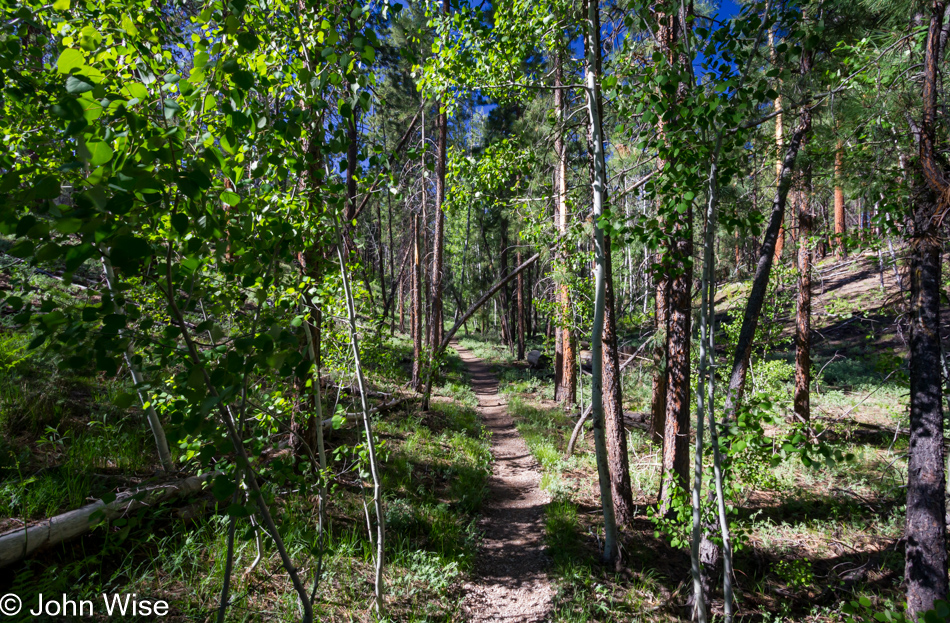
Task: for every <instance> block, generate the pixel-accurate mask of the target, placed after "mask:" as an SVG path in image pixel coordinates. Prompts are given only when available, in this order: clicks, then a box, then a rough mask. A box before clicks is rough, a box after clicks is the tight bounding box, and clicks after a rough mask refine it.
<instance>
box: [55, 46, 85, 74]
mask: <svg viewBox="0 0 950 623" xmlns="http://www.w3.org/2000/svg"><path fill="white" fill-rule="evenodd" d="M85 64H86V58H85V57H84V56H83V55H82V52H80V51H79V50H74V49H73V48H67V49H65V50H63V51H62V53H61V54H60V55H59V59H57V61H56V69H57V70H58V71H59V73H61V74H68V73H69V72H71V71H72V70H74V69H78V68H79V67H82V66H83V65H85Z"/></svg>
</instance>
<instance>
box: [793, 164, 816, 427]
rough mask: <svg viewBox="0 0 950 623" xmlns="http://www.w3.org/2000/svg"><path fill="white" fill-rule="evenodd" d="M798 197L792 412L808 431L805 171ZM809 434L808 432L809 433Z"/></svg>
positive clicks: (809, 214)
mask: <svg viewBox="0 0 950 623" xmlns="http://www.w3.org/2000/svg"><path fill="white" fill-rule="evenodd" d="M800 177H801V180H802V188H801V189H800V190H798V191H796V193H797V195H798V198H797V201H796V202H797V203H798V307H797V312H796V317H795V398H794V408H795V415H796V416H797V417H798V419H799V421H800V422H803V423H804V424H805V426H806V428H807V429H808V430H809V431H810V430H811V400H810V397H811V395H810V388H811V261H812V257H811V255H812V250H811V235H812V224H813V222H814V215H813V214H812V212H811V201H810V199H811V197H810V192H811V189H810V183H809V181H808V178H809V177H810V174H809V172H807V171H806V172H803V174H802V175H801V176H800ZM809 434H810V433H809Z"/></svg>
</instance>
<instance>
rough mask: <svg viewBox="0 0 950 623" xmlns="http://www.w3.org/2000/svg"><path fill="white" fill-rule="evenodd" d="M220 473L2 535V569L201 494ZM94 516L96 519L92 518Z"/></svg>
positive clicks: (99, 503)
mask: <svg viewBox="0 0 950 623" xmlns="http://www.w3.org/2000/svg"><path fill="white" fill-rule="evenodd" d="M217 473H218V472H212V473H208V474H204V475H202V476H192V477H191V478H185V479H184V480H180V481H178V482H172V483H168V484H164V485H156V486H154V487H147V488H145V489H140V490H138V491H130V492H128V493H123V494H121V495H119V496H118V497H117V498H116V499H115V500H114V501H113V502H110V503H109V504H106V503H105V502H103V501H102V500H98V501H96V502H93V503H92V504H88V505H86V506H83V507H82V508H79V509H76V510H73V511H69V512H66V513H63V514H61V515H56V516H55V517H50V518H49V519H46V520H44V521H42V522H40V523H38V524H35V525H32V526H27V527H26V528H21V529H19V530H16V531H14V532H8V533H6V534H2V535H0V567H5V566H7V565H10V564H13V563H15V562H19V561H21V560H23V559H24V558H26V557H27V556H29V555H30V554H32V553H33V552H35V551H37V550H38V549H40V548H43V547H49V546H51V545H58V544H60V543H64V542H66V541H68V540H70V539H74V538H76V537H77V536H80V535H82V534H84V533H86V532H88V531H89V530H92V529H93V528H94V527H96V526H97V525H99V524H100V523H102V522H103V521H107V520H110V519H116V518H118V517H121V516H123V515H125V514H126V513H129V512H131V511H135V510H138V509H140V508H143V507H145V506H153V505H155V504H159V503H161V502H165V501H167V500H171V499H173V498H177V497H182V496H187V495H192V494H194V493H198V492H199V491H201V487H202V486H203V485H204V483H205V481H206V480H209V479H210V478H212V477H213V476H215V475H216V474H217ZM136 498H138V499H136ZM97 513H99V514H98V515H97ZM93 515H96V516H95V517H93Z"/></svg>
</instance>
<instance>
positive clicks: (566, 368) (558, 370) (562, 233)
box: [554, 51, 577, 405]
mask: <svg viewBox="0 0 950 623" xmlns="http://www.w3.org/2000/svg"><path fill="white" fill-rule="evenodd" d="M563 63H564V55H563V52H561V51H559V52H558V54H557V57H556V59H555V67H554V86H555V87H561V86H563V84H564V65H563ZM554 107H555V109H556V111H557V119H558V129H557V132H556V134H555V135H554V136H555V138H554V152H555V155H556V157H557V164H556V166H555V169H554V196H555V210H554V213H555V219H556V225H557V229H558V234H559V236H558V237H559V251H558V261H559V263H560V264H561V268H562V270H565V271H566V270H567V258H568V253H567V249H566V248H564V245H565V244H566V243H567V224H568V206H567V148H566V147H565V144H564V123H565V119H566V114H567V94H566V92H565V91H564V89H561V88H556V89H555V91H554ZM556 287H557V290H556V294H555V296H556V297H557V302H558V308H559V316H560V322H559V323H558V326H557V327H556V328H555V331H556V334H557V338H556V345H555V347H556V349H555V354H554V375H555V376H554V399H555V400H557V401H558V402H562V403H565V404H567V405H573V404H575V403H576V402H577V355H576V351H575V349H574V334H573V332H572V331H571V293H570V286H569V285H568V283H567V280H566V276H563V277H562V279H561V280H560V282H559V283H558V284H557V286H556Z"/></svg>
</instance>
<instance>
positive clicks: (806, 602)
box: [460, 253, 950, 623]
mask: <svg viewBox="0 0 950 623" xmlns="http://www.w3.org/2000/svg"><path fill="white" fill-rule="evenodd" d="M885 259H886V257H885ZM881 268H882V266H881V265H880V257H879V256H878V255H877V254H873V253H868V254H855V255H854V256H852V257H851V258H849V259H847V260H841V261H839V260H835V259H834V258H830V257H829V258H827V259H825V260H823V261H821V262H818V263H817V265H816V267H815V271H816V275H815V277H814V280H813V283H814V286H815V290H814V300H813V314H812V327H813V335H812V337H813V370H812V377H813V391H812V426H813V427H814V429H815V432H816V434H817V435H818V439H819V441H820V442H821V444H820V445H813V446H811V447H808V448H806V450H807V453H806V456H807V457H808V461H809V464H807V465H806V463H805V462H804V461H803V460H802V456H803V454H802V453H801V452H800V451H799V450H800V448H795V449H794V451H789V449H788V448H787V447H785V445H784V444H785V443H786V442H789V441H790V440H791V439H792V438H793V437H794V435H795V434H796V433H797V432H799V431H800V430H801V428H800V425H799V424H797V423H796V422H795V421H794V417H793V415H792V413H791V403H792V380H793V373H794V365H793V364H794V345H793V341H792V339H793V322H794V312H795V279H794V273H793V271H792V269H791V268H789V267H788V266H783V265H779V266H777V267H776V275H775V279H774V280H773V284H772V286H771V288H770V292H769V301H768V304H767V306H766V309H765V312H764V314H763V321H762V324H761V327H760V333H759V335H758V336H757V340H756V344H757V346H758V350H757V353H756V356H755V359H754V364H753V368H752V373H751V375H750V378H749V388H748V394H747V395H748V397H749V398H750V399H752V398H754V399H756V400H759V401H762V402H759V403H758V404H759V408H760V412H759V415H760V416H762V417H764V418H765V419H764V421H763V429H764V430H763V433H762V434H763V435H765V436H766V437H764V438H765V439H766V440H767V441H768V444H767V446H763V445H760V446H759V447H758V448H757V449H755V450H753V449H752V448H751V447H750V448H748V449H746V450H743V451H741V452H736V453H735V454H734V455H733V457H732V464H733V472H732V483H733V490H732V492H731V495H730V500H729V502H730V503H731V504H732V506H733V508H734V513H733V516H732V525H733V530H734V538H735V543H736V555H735V564H736V582H737V600H738V602H739V603H738V608H739V610H738V612H739V616H738V619H737V620H742V621H757V622H758V621H762V622H772V621H803V622H804V621H808V622H815V623H817V622H826V621H843V620H846V616H845V615H844V614H843V612H842V605H843V604H844V603H845V602H851V601H855V600H858V599H864V600H867V602H868V603H870V604H872V605H871V606H870V607H868V608H866V611H865V613H864V614H865V619H861V618H859V619H858V620H868V619H870V616H871V615H872V614H874V613H882V612H887V611H891V612H899V611H900V610H901V608H902V606H901V603H902V600H903V594H902V588H901V582H902V578H903V564H904V558H903V541H902V538H901V536H902V532H903V526H904V496H905V494H906V493H905V489H904V486H905V483H906V451H907V427H908V422H907V417H908V411H907V395H908V387H907V350H906V343H905V341H904V337H905V336H906V327H905V326H904V320H903V312H902V306H901V300H902V299H901V296H900V293H901V289H902V288H901V287H900V285H899V283H898V277H897V273H896V272H895V271H894V269H893V267H892V265H891V264H890V263H889V262H887V263H885V265H884V266H883V269H884V270H883V275H882V274H881V272H882V271H881ZM901 280H902V282H903V284H902V285H903V290H904V292H905V293H906V288H907V287H908V283H909V281H908V280H907V276H906V272H904V271H903V270H902V271H901ZM882 282H883V283H882ZM748 287H749V282H748V281H742V280H739V281H736V282H734V283H730V284H728V285H727V286H725V287H723V288H722V290H721V293H720V296H719V297H717V299H718V303H717V307H718V311H719V314H718V316H717V325H718V332H717V343H718V344H719V347H720V348H719V353H720V356H722V357H726V356H727V355H730V354H731V352H732V346H731V340H732V339H734V337H733V336H734V335H735V334H736V333H737V332H738V325H739V322H741V318H740V317H739V316H740V313H741V309H742V306H743V305H744V301H745V295H746V293H747V290H748ZM942 315H943V318H942V320H943V321H944V323H946V322H947V320H948V318H950V314H946V315H944V314H942ZM621 334H622V335H626V336H628V338H627V339H628V340H630V341H631V343H632V347H633V348H634V349H636V347H637V346H639V345H640V344H641V343H642V342H643V340H645V339H649V335H650V330H649V327H642V326H627V327H621ZM460 343H461V345H462V346H463V347H465V348H467V349H470V350H472V351H473V352H474V353H475V354H476V355H477V356H479V357H481V358H483V359H486V360H488V361H490V362H491V363H492V364H493V367H492V370H493V371H494V373H495V374H496V375H497V376H498V377H499V379H500V391H501V393H502V395H503V396H505V397H506V399H507V403H508V409H509V412H510V413H511V414H512V416H513V418H514V420H515V423H516V426H517V428H518V430H519V432H520V433H521V435H522V436H523V437H524V438H525V440H526V442H527V445H528V448H529V450H530V451H531V453H532V454H533V455H534V457H535V458H536V459H537V461H538V462H539V463H540V465H541V471H542V476H541V486H542V489H544V490H545V491H546V492H547V493H548V494H549V495H550V496H551V498H552V502H551V503H550V504H549V505H548V506H547V508H546V517H545V540H546V542H547V544H548V555H549V556H550V557H551V558H552V565H551V570H550V571H549V576H550V577H551V581H552V583H553V586H554V589H555V596H554V603H553V608H552V615H551V618H550V620H551V621H555V622H568V621H570V622H577V623H580V622H583V621H617V620H631V621H632V620H636V621H674V620H682V619H684V618H688V610H687V607H686V603H687V598H688V596H689V593H690V590H691V586H690V583H689V555H688V551H687V550H686V549H685V548H684V547H682V546H679V545H677V544H675V543H676V541H677V540H680V539H683V538H685V536H686V532H685V529H684V527H683V526H685V522H684V523H683V524H682V525H679V526H677V525H673V524H670V523H668V522H662V521H658V520H657V518H655V517H654V516H653V515H652V512H651V510H652V508H653V507H654V505H655V501H656V491H657V489H658V485H659V463H660V455H659V448H658V447H656V446H655V445H654V444H653V443H652V442H651V441H650V439H649V438H648V436H647V434H646V433H645V432H644V431H642V430H639V429H637V428H633V429H631V430H629V433H628V444H629V447H628V450H629V459H630V465H631V480H632V485H633V494H634V504H635V507H636V517H635V519H634V521H633V522H632V523H631V524H630V525H628V526H626V527H624V529H623V538H622V550H623V558H624V569H623V570H622V571H621V572H620V573H614V572H613V571H611V570H608V569H606V568H604V567H603V566H602V565H600V563H599V562H598V553H599V550H600V547H601V546H602V532H603V528H602V522H603V519H602V516H601V510H600V504H599V497H598V493H597V472H596V465H595V462H594V453H593V447H592V443H591V439H590V434H589V432H588V433H586V436H585V437H582V439H581V441H580V443H579V444H578V447H577V449H576V451H575V453H574V455H573V456H571V457H567V458H565V455H564V450H565V448H566V444H567V440H568V438H569V436H570V433H571V430H572V428H573V424H574V422H575V421H576V418H577V416H578V415H579V413H578V411H579V409H578V408H574V409H569V410H565V408H564V406H563V405H560V404H558V403H556V402H554V400H553V388H552V378H551V371H550V370H534V369H531V368H529V367H528V366H527V365H526V364H525V363H524V362H519V361H515V360H514V357H512V355H511V352H510V351H509V350H508V349H507V348H506V347H504V346H499V345H498V344H497V343H495V342H493V341H492V340H484V339H481V338H479V337H477V336H473V335H469V336H466V337H463V338H462V339H461V340H460ZM533 345H534V347H537V348H541V349H542V350H543V349H544V348H545V342H544V341H543V339H541V338H538V339H536V340H535V341H534V343H533ZM693 355H694V357H695V355H696V353H695V352H694V353H693ZM723 363H727V362H725V361H723ZM651 375H652V367H651V366H650V365H649V363H648V362H643V365H639V366H638V365H632V366H630V367H629V368H628V369H627V371H626V372H625V373H624V378H623V392H624V407H625V409H627V410H630V411H635V412H637V411H648V410H649V404H650V384H651V381H650V379H651ZM581 380H582V391H581V398H582V401H583V404H584V405H586V404H588V403H589V400H590V398H589V377H587V376H586V375H585V376H584V377H583V378H582V379H581ZM722 382H723V381H722V380H720V387H722V385H721V383H722ZM694 400H695V399H694ZM750 402H751V400H750ZM718 408H719V409H720V411H719V413H721V405H718ZM693 411H694V412H695V404H694V405H693ZM794 445H795V444H793V446H794ZM799 446H800V444H799ZM821 451H824V452H827V453H828V455H829V457H830V460H826V458H825V456H823V455H822V454H821ZM707 462H708V458H707ZM709 486H710V482H708V481H707V482H706V483H704V492H705V491H708V490H709ZM704 497H705V495H704ZM710 512H711V509H710ZM683 519H684V520H685V519H686V518H685V517H684V518H683ZM711 610H712V612H713V614H714V615H718V616H721V615H722V599H721V592H720V594H718V595H714V597H713V602H712V604H711Z"/></svg>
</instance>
